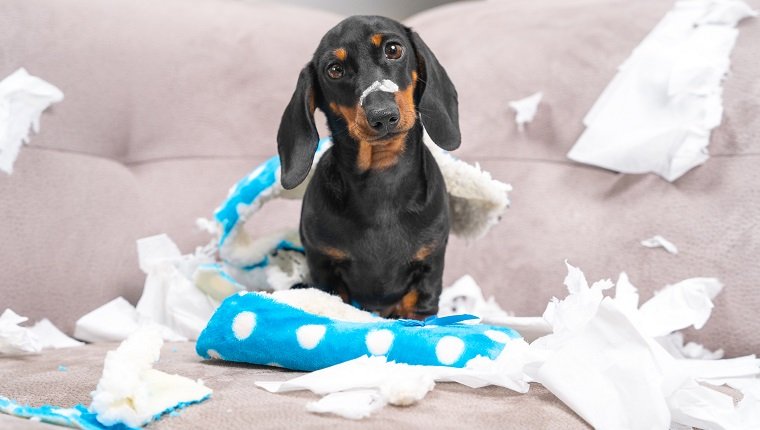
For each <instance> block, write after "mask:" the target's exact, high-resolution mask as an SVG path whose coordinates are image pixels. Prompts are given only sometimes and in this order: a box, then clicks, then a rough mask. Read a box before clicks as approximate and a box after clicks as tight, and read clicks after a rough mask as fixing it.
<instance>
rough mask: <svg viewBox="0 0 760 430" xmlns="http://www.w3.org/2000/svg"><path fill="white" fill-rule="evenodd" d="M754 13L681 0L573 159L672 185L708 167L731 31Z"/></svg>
mask: <svg viewBox="0 0 760 430" xmlns="http://www.w3.org/2000/svg"><path fill="white" fill-rule="evenodd" d="M755 15H756V13H755V12H753V11H752V10H751V9H750V8H749V7H748V6H747V5H746V4H744V2H742V1H739V0H727V1H709V0H695V1H691V0H689V1H686V0H681V1H678V2H676V5H675V7H674V8H673V9H672V10H671V11H670V12H668V14H667V15H665V17H664V18H663V19H662V20H661V21H660V22H659V23H658V24H657V26H656V27H655V28H654V29H653V30H652V31H651V32H650V33H649V35H647V37H646V38H645V39H644V40H643V41H642V42H641V44H639V46H637V47H636V48H635V49H634V51H633V53H632V54H631V56H630V57H629V58H628V59H627V60H626V61H625V62H624V63H623V64H622V65H621V66H620V67H619V72H618V74H617V75H616V76H615V77H614V78H613V80H612V81H611V82H610V84H609V85H608V86H607V88H605V89H604V91H603V92H602V95H601V96H599V99H598V100H597V101H596V103H595V104H594V106H593V107H592V108H591V110H590V111H589V113H588V114H587V115H586V117H585V118H584V120H583V123H584V124H585V125H586V130H585V131H584V132H583V134H582V135H581V137H580V138H579V139H578V141H577V142H576V143H575V146H573V148H572V149H571V150H570V152H568V154H567V156H568V158H570V159H571V160H574V161H577V162H580V163H586V164H591V165H594V166H599V167H603V168H605V169H610V170H614V171H617V172H621V173H648V172H653V173H656V174H658V175H660V176H662V177H663V178H665V179H666V180H668V181H671V182H672V181H674V180H676V179H678V178H679V177H681V176H682V175H683V174H684V173H686V172H688V171H689V170H691V169H692V168H694V167H696V166H698V165H700V164H702V163H704V162H705V161H707V159H708V158H709V155H708V152H707V146H708V144H709V141H710V132H711V130H712V129H713V128H715V127H717V126H718V125H719V124H720V123H721V117H722V115H723V106H722V103H723V102H722V92H723V89H722V88H721V81H722V80H723V78H724V77H725V76H726V74H727V72H728V70H729V65H730V58H729V55H730V53H731V50H732V49H733V47H734V42H735V41H736V38H737V35H738V30H737V29H736V28H734V27H735V25H736V23H737V22H738V21H740V20H741V19H743V18H746V17H751V16H755ZM734 72H735V73H740V72H741V71H738V70H737V71H734Z"/></svg>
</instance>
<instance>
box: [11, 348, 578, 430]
mask: <svg viewBox="0 0 760 430" xmlns="http://www.w3.org/2000/svg"><path fill="white" fill-rule="evenodd" d="M116 346H117V345H116V344H107V343H106V344H97V345H95V344H93V345H88V346H86V347H82V348H68V349H64V350H60V351H56V353H55V354H50V353H48V354H45V355H43V356H27V357H23V358H16V359H10V360H6V359H3V360H0V376H6V375H14V376H15V377H14V378H10V379H5V378H3V394H4V395H5V396H6V397H10V398H12V399H15V400H16V401H18V402H19V403H30V404H32V405H35V406H36V405H40V404H43V403H51V402H52V403H55V404H56V405H58V406H64V407H71V406H74V405H76V404H77V403H82V404H85V405H89V404H90V401H91V398H90V391H92V390H93V389H94V387H95V386H96V385H97V383H98V379H99V378H100V374H101V370H102V366H103V359H104V358H105V354H106V352H107V351H108V350H109V349H113V348H115V347H116ZM59 365H64V366H66V367H67V369H68V370H67V371H65V372H61V371H58V370H57V369H58V366H59ZM155 368H156V369H158V370H161V371H163V372H167V373H177V374H179V375H183V376H187V377H189V378H196V379H197V378H201V379H202V380H203V382H204V383H205V384H206V385H207V386H209V387H211V388H213V389H214V393H213V394H212V395H211V399H210V400H208V401H206V402H204V403H201V404H199V405H195V406H190V407H188V408H187V409H184V410H181V411H180V412H179V416H174V417H165V418H163V419H161V420H159V421H158V422H156V423H154V424H151V426H150V428H151V429H194V428H198V429H200V428H204V429H205V428H210V427H212V428H220V429H221V428H223V429H247V428H261V429H270V428H304V429H321V428H341V429H360V428H361V429H389V428H393V429H419V428H440V429H455V428H462V427H463V426H465V425H467V426H471V427H472V428H479V429H480V428H483V429H485V428H505V427H506V428H516V429H525V428H541V429H548V430H551V429H558V430H560V429H561V430H565V429H567V430H572V429H587V428H589V427H588V426H587V425H586V424H585V423H584V422H583V421H581V419H580V418H578V416H577V415H575V413H574V412H572V411H571V410H570V409H568V407H567V406H565V405H564V404H563V403H562V402H560V401H559V400H558V399H557V398H556V397H554V396H553V395H552V394H551V393H549V392H548V391H546V389H545V388H543V387H542V386H540V385H537V384H532V386H531V388H530V391H529V393H528V394H517V393H514V392H512V391H509V390H507V389H505V388H496V387H489V388H479V389H477V390H473V389H470V388H467V387H464V386H460V385H458V384H453V383H439V384H437V385H436V388H435V389H434V390H433V391H432V392H430V393H428V395H427V397H425V399H424V400H423V401H422V402H421V403H419V404H418V405H415V406H412V407H409V408H404V407H393V406H386V407H385V408H384V409H383V410H382V411H381V412H380V413H377V414H376V415H374V416H372V417H370V418H368V419H366V420H362V421H351V420H347V419H342V418H337V417H334V416H329V415H325V416H321V415H314V414H311V413H309V412H307V411H306V408H305V404H306V403H307V402H309V401H315V400H317V399H319V397H318V396H316V395H314V394H312V393H310V392H296V393H287V394H279V395H278V394H271V393H268V392H266V391H264V390H262V389H259V388H256V387H255V386H254V385H253V382H254V381H267V380H284V379H290V378H293V377H295V376H298V375H299V373H296V372H290V371H286V370H282V369H277V368H271V367H260V366H253V365H243V364H233V363H223V362H218V361H205V362H204V361H202V359H201V358H200V357H198V356H197V355H196V354H195V352H194V351H193V344H192V343H176V344H172V343H169V344H166V345H164V347H163V349H162V350H161V360H160V361H159V362H158V363H157V364H156V366H155ZM474 411H477V414H474V413H473V412H474ZM2 418H3V415H2V414H0V426H2V425H3V421H2ZM9 422H10V423H16V424H17V425H19V426H20V425H21V424H23V423H25V421H22V420H19V419H14V421H9ZM30 424H32V423H30ZM9 425H12V424H9ZM12 428H24V427H12ZM29 428H30V429H36V428H38V427H37V426H31V425H30V427H29ZM42 428H44V427H42ZM51 428H59V427H51Z"/></svg>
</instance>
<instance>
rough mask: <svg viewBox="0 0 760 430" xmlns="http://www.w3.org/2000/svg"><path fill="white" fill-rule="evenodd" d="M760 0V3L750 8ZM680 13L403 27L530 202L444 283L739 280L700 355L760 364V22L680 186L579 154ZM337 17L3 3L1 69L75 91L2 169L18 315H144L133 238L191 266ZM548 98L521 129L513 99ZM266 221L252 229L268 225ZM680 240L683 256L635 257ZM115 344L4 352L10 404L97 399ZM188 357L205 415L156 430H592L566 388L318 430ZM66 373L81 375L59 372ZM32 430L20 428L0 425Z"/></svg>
mask: <svg viewBox="0 0 760 430" xmlns="http://www.w3.org/2000/svg"><path fill="white" fill-rule="evenodd" d="M748 3H750V5H752V6H753V7H754V8H758V7H760V2H759V1H757V0H752V1H749V2H748ZM671 6H672V3H671V2H670V1H654V0H639V1H636V2H630V1H626V0H617V1H601V0H545V1H543V2H540V3H536V2H533V1H529V0H511V1H489V2H464V3H457V4H452V5H448V6H444V7H440V8H437V9H433V10H431V11H428V12H425V13H422V14H419V15H416V16H414V17H412V18H410V19H408V20H407V21H406V24H407V25H410V26H412V27H414V28H415V29H416V30H417V31H418V32H419V33H420V35H421V36H422V37H423V38H424V39H425V41H426V42H427V43H428V45H429V46H430V47H431V49H432V50H433V51H434V52H435V53H436V54H437V55H438V58H439V59H440V61H441V63H442V64H443V65H444V66H445V67H446V69H447V71H448V72H449V74H450V76H451V78H452V80H453V81H454V83H455V85H456V86H457V89H458V91H459V95H460V119H461V128H462V136H463V143H462V147H461V148H460V149H459V150H458V151H457V152H456V153H455V154H456V155H457V156H458V157H460V158H462V159H464V160H467V161H470V162H479V163H480V164H481V165H482V166H483V167H484V168H485V169H486V170H489V171H491V172H492V173H493V175H494V176H495V177H496V178H498V179H500V180H503V181H505V182H509V183H511V184H512V185H513V186H514V188H515V190H514V192H513V193H512V194H511V197H512V201H513V207H512V208H511V209H510V210H509V211H508V213H507V215H506V216H505V217H504V219H503V220H502V222H501V223H500V224H499V225H498V226H497V227H495V228H494V229H493V230H492V231H491V232H490V233H489V235H488V236H486V237H485V238H483V239H480V240H478V241H474V242H472V243H465V242H464V241H462V240H458V239H453V240H452V241H451V242H450V246H449V251H448V253H447V262H446V273H445V281H446V283H447V284H449V283H451V282H452V281H453V280H455V279H457V278H458V277H459V276H461V275H463V274H466V273H469V274H471V275H472V276H473V277H474V278H475V279H476V280H477V281H478V283H479V284H480V285H481V286H482V287H483V289H484V291H485V292H486V294H488V295H494V296H495V297H496V299H497V301H498V302H499V303H500V304H501V305H502V307H504V308H505V309H508V310H511V311H514V312H515V313H516V314H517V315H539V314H540V313H541V312H542V311H543V309H544V307H545V306H546V302H547V301H548V300H549V298H551V297H552V296H559V297H562V296H564V294H565V292H564V287H563V285H562V280H563V278H564V275H565V266H564V264H563V260H564V259H566V258H567V259H569V261H570V262H571V263H572V264H574V265H576V266H579V267H580V268H581V269H583V270H584V271H585V273H586V275H587V277H588V278H589V280H596V279H599V278H606V277H615V276H617V274H618V273H619V272H620V271H622V270H625V271H626V272H627V273H628V274H629V275H630V277H631V280H632V281H633V283H634V284H635V285H636V286H637V287H639V288H640V290H641V293H642V298H643V299H646V298H648V297H650V296H651V294H652V291H653V290H655V289H658V288H661V287H662V286H664V285H666V284H668V283H674V282H676V281H679V280H681V279H684V278H688V277H694V276H715V277H718V278H720V279H721V280H722V281H723V282H724V283H725V285H726V287H725V289H724V291H723V292H722V293H721V295H720V296H718V298H717V300H716V307H715V310H714V312H713V317H712V319H711V321H710V322H708V324H707V326H706V327H705V328H704V329H703V330H701V331H699V332H697V331H687V334H686V335H687V338H688V339H689V340H696V341H699V342H702V343H704V344H705V346H707V347H710V348H718V347H722V348H724V349H725V350H726V352H727V355H728V356H736V355H741V354H749V353H756V352H759V351H760V334H759V333H760V319H758V318H757V314H756V312H757V309H758V308H760V294H758V293H757V288H758V282H759V281H758V279H760V265H759V264H758V263H757V261H758V260H757V258H758V257H757V256H758V255H760V226H758V219H760V218H759V216H760V170H759V169H757V165H758V161H760V155H759V154H760V79H758V76H760V59H759V58H760V57H758V56H757V40H760V20H748V21H745V22H744V23H742V24H741V25H740V27H741V33H740V36H739V39H738V42H737V46H736V48H735V50H734V52H733V54H732V67H731V69H732V73H731V75H730V76H729V78H728V80H727V81H726V82H725V85H724V89H725V92H724V108H725V112H724V118H723V123H722V125H721V126H720V127H719V128H717V129H716V130H714V132H713V135H712V139H711V145H710V153H711V157H712V158H711V159H710V160H709V161H708V162H707V163H706V164H705V165H703V166H701V167H698V168H697V169H695V170H693V171H691V172H689V173H688V174H686V175H685V176H684V177H682V178H681V179H679V180H678V181H676V182H675V183H672V184H671V183H667V182H665V181H663V180H662V179H660V178H659V177H656V176H654V175H638V176H630V175H620V174H616V173H612V172H609V171H605V170H601V169H596V168H590V167H587V166H583V165H578V164H575V163H573V162H570V161H569V160H567V159H566V157H565V154H566V152H567V151H568V150H569V149H570V147H571V146H572V145H573V143H574V142H575V139H577V137H578V136H579V135H580V133H581V132H582V130H583V126H582V123H581V119H582V117H583V115H585V113H586V112H588V110H589V108H590V107H591V105H592V104H593V102H594V101H595V100H596V98H597V97H598V95H599V94H600V92H601V91H602V89H603V88H604V87H605V85H606V84H607V83H608V82H609V80H610V79H611V78H612V76H614V74H615V72H616V68H617V66H618V65H620V64H621V62H622V61H623V60H624V59H625V58H626V57H627V56H628V55H629V54H630V52H631V50H632V49H633V48H634V47H635V46H636V45H637V44H638V43H639V41H640V40H641V39H642V38H643V37H644V36H645V35H646V34H647V32H648V31H649V30H651V28H652V27H653V26H654V24H655V23H656V22H657V21H658V20H659V19H660V18H661V17H662V16H663V14H664V13H665V12H666V11H667V10H668V9H669V8H670V7H671ZM340 19H341V17H339V16H336V15H332V14H327V13H323V12H317V11H313V10H306V9H294V8H286V7H282V6H276V5H269V4H256V5H251V4H245V3H238V2H232V1H222V0H217V1H212V0H184V1H175V0H164V1H160V2H150V1H147V0H145V1H131V0H130V1H128V0H112V1H109V2H102V1H97V0H55V1H53V0H5V1H3V2H0V76H2V77H4V76H7V75H8V74H10V73H11V72H13V71H14V70H16V69H17V68H18V67H21V66H23V67H26V68H27V70H29V72H30V73H32V74H34V75H37V76H40V77H43V78H44V79H46V80H48V81H50V82H52V83H54V84H55V85H57V86H58V87H59V88H61V89H62V90H63V92H64V93H65V96H66V99H65V100H64V101H63V102H62V103H60V104H58V105H55V106H54V107H53V108H52V109H50V110H48V111H47V112H46V113H45V114H44V115H43V118H42V131H41V133H40V134H39V135H36V136H33V139H32V143H31V145H28V146H26V147H24V148H22V150H21V154H20V156H19V159H18V161H17V163H16V166H15V172H14V173H13V175H11V176H6V175H4V174H0V195H2V196H3V198H2V199H1V200H0V220H2V222H0V239H1V243H2V246H1V247H0V266H1V267H2V268H3V272H2V275H0V308H6V307H10V308H12V309H14V310H15V311H16V312H18V313H19V314H22V315H27V316H29V317H31V318H32V319H40V318H43V317H47V318H49V319H51V320H52V321H53V322H54V323H55V324H56V325H58V326H59V327H61V328H62V329H64V330H66V331H68V332H69V333H71V332H72V331H73V325H74V322H75V321H76V319H77V318H78V317H79V316H81V315H83V314H84V313H86V312H88V311H90V310H92V309H94V308H95V307H97V306H100V305H102V304H103V303H105V302H107V301H109V300H110V299H112V298H114V297H117V296H124V297H126V298H127V299H129V300H131V301H133V302H134V301H136V299H137V298H138V297H139V295H140V292H141V287H142V283H143V281H144V275H143V274H142V273H141V272H140V270H139V268H138V265H137V255H136V248H135V240H136V239H138V238H141V237H144V236H148V235H152V234H157V233H168V234H169V235H170V236H171V237H172V238H173V239H174V240H175V241H176V242H177V243H178V244H179V245H180V247H181V248H182V250H183V251H191V250H192V249H193V248H194V247H195V246H197V245H200V244H202V243H204V242H205V241H206V240H207V236H206V234H205V233H201V232H199V231H198V230H197V229H196V228H195V227H194V220H195V218H197V217H210V216H211V213H212V211H213V209H214V208H215V207H216V206H217V205H218V204H219V203H220V202H221V200H222V199H223V198H224V196H225V195H226V192H227V189H228V188H229V186H230V185H231V184H233V183H234V182H235V181H236V180H237V179H238V178H240V177H242V176H243V175H245V174H246V173H247V172H248V171H250V169H251V168H252V167H254V166H256V165H257V164H258V163H260V162H261V161H263V160H264V159H266V158H268V157H270V156H271V155H272V154H274V153H275V152H276V148H275V146H276V145H275V134H276V130H277V127H278V125H279V124H278V123H279V118H280V115H281V113H282V110H283V108H284V106H285V104H286V103H287V100H288V99H289V97H290V94H291V93H292V90H293V88H294V85H295V81H296V77H297V74H298V70H299V69H300V67H302V65H303V64H304V63H305V62H306V61H307V59H308V58H309V56H310V54H311V53H312V51H313V49H314V48H315V47H316V45H317V42H318V40H319V38H320V37H321V35H322V34H323V33H324V32H325V31H326V30H327V29H329V28H330V27H331V26H333V25H334V24H335V23H337V22H338V21H339V20H340ZM539 90H541V91H543V92H544V100H543V103H542V105H541V106H540V108H539V111H538V114H537V116H536V119H535V121H534V122H533V123H531V124H529V126H528V127H527V130H526V131H525V132H522V133H521V132H519V131H518V130H517V128H516V126H515V124H514V121H513V117H512V115H513V114H512V112H510V111H509V109H508V107H507V101H508V100H514V99H518V98H521V97H524V96H527V95H529V94H531V93H533V92H535V91H539ZM298 214H299V205H298V203H297V202H277V203H273V204H271V205H269V206H267V207H266V208H265V210H264V211H263V212H262V213H261V214H259V215H257V218H256V219H257V222H256V223H255V225H253V226H252V227H253V229H254V231H255V232H259V233H265V232H270V231H273V230H276V229H280V228H283V227H292V226H294V225H296V224H297V222H298V221H297V220H298ZM249 224H254V223H253V222H251V223H249ZM654 234H662V235H664V236H665V237H667V238H668V239H670V240H671V241H673V242H674V243H676V244H677V245H678V247H679V249H680V250H681V252H680V253H679V254H678V255H671V254H668V253H666V252H664V251H662V250H652V249H646V248H643V247H641V246H640V245H639V241H640V240H642V239H645V238H647V237H650V236H652V235H654ZM113 346H114V345H89V346H86V347H82V348H73V349H69V350H62V351H52V352H48V353H45V354H43V355H40V356H29V357H23V358H13V359H8V358H0V381H2V382H1V383H0V395H4V396H8V397H11V398H14V399H17V400H20V401H22V402H28V403H31V404H35V405H36V404H41V403H54V404H58V405H64V406H70V405H73V404H75V403H85V404H87V403H89V397H88V393H89V391H90V390H91V389H93V388H94V386H95V384H96V382H97V379H98V377H99V372H100V366H101V364H102V359H103V356H104V354H105V351H107V350H108V349H109V348H112V347H113ZM192 346H193V345H192V344H176V345H173V344H170V345H167V346H166V347H165V348H164V351H163V356H162V359H161V362H160V363H159V364H158V368H159V369H161V370H166V371H171V372H178V373H180V374H184V375H187V376H192V377H200V378H203V379H204V380H205V381H206V383H207V384H208V385H209V386H211V387H212V388H213V389H214V390H215V394H214V397H213V399H212V400H211V401H208V402H206V403H204V404H202V405H198V406H194V407H191V408H189V409H187V410H186V411H183V412H182V413H181V414H180V415H179V416H178V417H171V418H166V419H164V420H162V421H161V422H159V423H158V424H156V425H155V426H152V427H155V428H208V427H209V426H213V425H217V426H219V428H250V427H261V428H270V427H272V428H286V427H287V428H292V427H295V426H296V425H298V426H299V427H304V428H310V427H318V428H322V427H328V426H340V427H359V426H361V427H363V428H367V427H369V428H415V427H417V428H419V427H440V428H461V427H462V426H464V425H468V426H472V427H473V428H489V427H500V428H504V427H507V428H561V429H570V428H584V427H585V426H586V424H585V423H584V422H583V421H582V420H581V419H580V418H579V417H577V416H576V415H575V414H574V413H573V412H572V411H570V410H569V409H568V408H567V407H566V406H564V405H563V404H562V403H561V402H559V401H558V400H557V399H556V398H555V397H554V396H553V395H552V394H550V393H548V392H547V391H546V390H545V389H543V388H542V387H540V386H534V387H533V388H532V389H531V392H530V393H529V394H527V395H518V394H514V393H512V392H510V391H508V390H505V389H499V388H488V389H479V390H470V389H465V388H463V387H459V386H455V385H453V384H441V385H440V386H439V388H437V389H436V390H435V391H433V392H432V393H431V394H429V396H428V398H426V399H425V400H424V401H423V402H422V403H421V404H419V405H417V406H414V407H412V408H408V409H404V408H391V407H389V408H386V409H384V410H383V411H382V412H380V413H378V414H377V415H376V416H373V417H372V418H371V419H369V420H368V421H367V422H363V423H354V422H351V421H347V420H340V419H337V418H332V417H321V416H315V415H310V414H308V413H307V412H306V411H305V409H304V403H305V402H306V401H307V399H311V398H312V396H310V395H308V394H293V395H273V394H269V393H265V392H263V391H261V390H258V389H256V388H254V387H253V385H252V382H253V381H254V380H259V379H275V378H276V379H285V378H289V377H291V376H292V375H293V374H292V373H291V372H287V371H282V370H275V369H269V368H262V367H256V366H242V365H232V364H220V363H202V362H201V360H200V358H198V357H196V356H195V355H194V353H193V348H192ZM59 364H65V365H66V366H68V369H69V371H68V372H58V371H57V370H56V369H57V367H58V365H59ZM22 424H24V425H28V426H30V428H31V427H37V426H40V424H35V423H24V422H22V421H20V420H17V419H14V418H10V417H6V416H0V427H3V426H7V427H9V428H16V427H19V426H21V425H22Z"/></svg>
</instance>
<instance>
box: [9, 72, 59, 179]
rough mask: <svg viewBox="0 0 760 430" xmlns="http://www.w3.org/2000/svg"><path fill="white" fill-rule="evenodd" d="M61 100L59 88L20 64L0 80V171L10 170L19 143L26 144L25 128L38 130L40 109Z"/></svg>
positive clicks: (26, 132)
mask: <svg viewBox="0 0 760 430" xmlns="http://www.w3.org/2000/svg"><path fill="white" fill-rule="evenodd" d="M61 100H63V92H61V90H59V89H58V88H56V87H55V86H54V85H52V84H50V83H48V82H45V81H44V80H42V79H40V78H38V77H36V76H32V75H30V74H29V73H28V72H27V71H26V69H24V68H23V67H22V68H20V69H18V70H16V71H15V72H13V73H12V74H11V75H10V76H8V77H6V78H5V79H3V80H2V81H0V170H2V171H4V172H5V173H7V174H11V173H13V164H14V163H15V162H16V158H17V157H18V152H19V149H21V145H22V144H24V143H29V128H30V127H31V128H32V130H34V132H35V133H39V131H40V116H41V115H42V112H43V111H44V110H45V109H47V108H48V106H50V105H51V104H53V103H57V102H60V101H61Z"/></svg>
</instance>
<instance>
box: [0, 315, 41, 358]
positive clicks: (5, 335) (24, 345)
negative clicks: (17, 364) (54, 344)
mask: <svg viewBox="0 0 760 430" xmlns="http://www.w3.org/2000/svg"><path fill="white" fill-rule="evenodd" d="M28 319H29V318H26V317H22V316H20V315H18V314H17V313H15V312H13V311H12V310H10V309H6V310H5V311H4V312H3V314H2V315H0V354H29V353H38V352H40V351H41V350H42V344H41V343H40V341H39V339H38V338H37V336H36V335H35V334H34V333H33V332H32V331H31V330H29V329H28V328H27V327H21V326H20V324H21V323H23V322H25V321H27V320H28Z"/></svg>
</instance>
